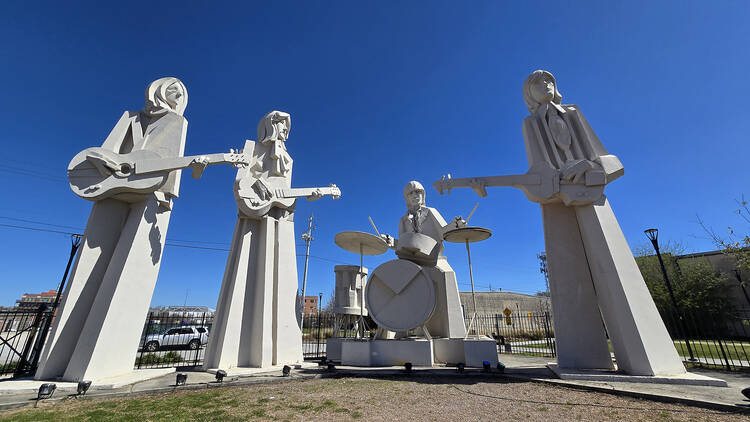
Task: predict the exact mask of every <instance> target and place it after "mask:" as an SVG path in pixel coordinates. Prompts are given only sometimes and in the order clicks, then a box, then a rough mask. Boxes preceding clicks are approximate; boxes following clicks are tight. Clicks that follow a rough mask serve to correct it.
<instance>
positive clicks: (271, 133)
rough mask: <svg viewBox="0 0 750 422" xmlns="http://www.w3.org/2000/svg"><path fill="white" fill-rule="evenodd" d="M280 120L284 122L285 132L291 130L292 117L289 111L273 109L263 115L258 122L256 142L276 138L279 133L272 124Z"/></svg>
mask: <svg viewBox="0 0 750 422" xmlns="http://www.w3.org/2000/svg"><path fill="white" fill-rule="evenodd" d="M282 121H283V122H285V123H286V127H287V132H290V131H291V130H292V117H291V116H290V115H289V113H284V112H283V111H277V110H274V111H272V112H270V113H268V114H266V115H265V116H263V118H262V119H260V122H258V142H265V141H267V140H269V139H270V140H275V139H277V138H278V136H279V134H278V131H277V130H276V127H275V126H274V125H273V124H274V123H278V122H282Z"/></svg>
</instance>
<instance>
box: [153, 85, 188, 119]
mask: <svg viewBox="0 0 750 422" xmlns="http://www.w3.org/2000/svg"><path fill="white" fill-rule="evenodd" d="M174 84H177V87H178V88H180V89H181V90H182V100H181V101H180V102H179V103H178V104H172V103H171V102H170V101H169V100H167V88H169V87H170V86H172V85H174ZM187 102H188V92H187V88H185V84H183V83H182V81H180V80H179V79H177V78H174V77H166V78H160V79H157V80H155V81H153V82H151V83H150V84H149V85H148V87H147V88H146V108H145V110H146V112H147V113H148V114H152V115H154V114H164V113H166V112H167V111H173V112H175V113H177V114H179V115H180V116H182V114H183V113H184V112H185V107H187Z"/></svg>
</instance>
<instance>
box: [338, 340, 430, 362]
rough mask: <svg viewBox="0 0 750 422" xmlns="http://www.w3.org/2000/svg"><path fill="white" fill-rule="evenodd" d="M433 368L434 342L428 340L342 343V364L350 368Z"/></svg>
mask: <svg viewBox="0 0 750 422" xmlns="http://www.w3.org/2000/svg"><path fill="white" fill-rule="evenodd" d="M406 362H411V364H412V365H413V366H432V365H433V364H434V363H435V361H434V359H433V347H432V341H430V340H426V339H421V338H420V339H411V338H410V339H399V340H358V339H346V340H345V341H342V342H341V364H342V365H349V366H402V365H403V364H405V363H406Z"/></svg>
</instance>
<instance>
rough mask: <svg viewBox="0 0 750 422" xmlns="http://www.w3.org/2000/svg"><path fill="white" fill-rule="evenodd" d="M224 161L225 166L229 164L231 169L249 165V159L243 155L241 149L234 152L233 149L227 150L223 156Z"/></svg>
mask: <svg viewBox="0 0 750 422" xmlns="http://www.w3.org/2000/svg"><path fill="white" fill-rule="evenodd" d="M224 160H225V161H226V162H227V164H231V165H232V167H235V168H237V167H244V166H247V165H249V164H250V157H248V156H247V154H245V152H244V151H243V150H241V149H238V150H235V149H234V148H230V149H229V153H228V154H224Z"/></svg>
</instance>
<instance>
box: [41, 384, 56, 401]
mask: <svg viewBox="0 0 750 422" xmlns="http://www.w3.org/2000/svg"><path fill="white" fill-rule="evenodd" d="M56 389H57V384H52V383H45V384H42V385H40V386H39V391H38V392H37V393H36V399H37V401H39V400H45V399H48V398H50V397H52V395H53V394H54V393H55V390H56Z"/></svg>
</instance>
